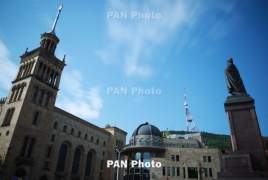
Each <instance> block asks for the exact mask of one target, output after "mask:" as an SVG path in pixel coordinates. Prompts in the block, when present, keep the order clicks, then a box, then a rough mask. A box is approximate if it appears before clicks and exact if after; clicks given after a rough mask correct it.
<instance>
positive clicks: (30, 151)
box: [27, 138, 35, 158]
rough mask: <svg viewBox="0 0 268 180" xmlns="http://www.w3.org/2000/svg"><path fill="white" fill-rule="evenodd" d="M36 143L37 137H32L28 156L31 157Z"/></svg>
mask: <svg viewBox="0 0 268 180" xmlns="http://www.w3.org/2000/svg"><path fill="white" fill-rule="evenodd" d="M34 143H35V139H34V138H32V139H31V143H30V146H29V149H28V153H27V157H29V158H30V157H31V155H32V152H33V147H34Z"/></svg>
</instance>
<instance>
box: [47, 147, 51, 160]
mask: <svg viewBox="0 0 268 180" xmlns="http://www.w3.org/2000/svg"><path fill="white" fill-rule="evenodd" d="M51 151H52V147H48V149H47V158H50V155H51Z"/></svg>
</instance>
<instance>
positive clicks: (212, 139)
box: [169, 131, 268, 151]
mask: <svg viewBox="0 0 268 180" xmlns="http://www.w3.org/2000/svg"><path fill="white" fill-rule="evenodd" d="M169 132H170V134H182V135H183V134H189V132H188V133H186V131H169ZM201 133H202V136H203V141H204V142H203V143H205V145H206V146H208V147H209V148H217V149H228V150H229V151H231V150H232V143H231V138H230V136H229V135H224V134H213V133H208V132H201ZM262 139H263V142H264V146H265V149H268V136H265V137H262Z"/></svg>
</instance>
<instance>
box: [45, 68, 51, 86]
mask: <svg viewBox="0 0 268 180" xmlns="http://www.w3.org/2000/svg"><path fill="white" fill-rule="evenodd" d="M49 74H50V67H48V68H47V72H46V75H45V82H48V79H49Z"/></svg>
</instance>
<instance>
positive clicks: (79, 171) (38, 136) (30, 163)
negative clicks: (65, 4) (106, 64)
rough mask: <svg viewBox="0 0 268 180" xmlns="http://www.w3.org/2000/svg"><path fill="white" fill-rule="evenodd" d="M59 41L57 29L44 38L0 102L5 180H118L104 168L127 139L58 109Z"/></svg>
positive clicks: (113, 171) (0, 150)
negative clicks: (57, 54) (56, 51)
mask: <svg viewBox="0 0 268 180" xmlns="http://www.w3.org/2000/svg"><path fill="white" fill-rule="evenodd" d="M60 9H61V8H60ZM60 9H59V12H60ZM58 15H59V13H58ZM57 17H58V16H57ZM54 25H55V24H54ZM59 41H60V40H59V38H58V37H57V36H56V34H55V27H54V26H53V29H52V31H51V32H49V33H44V34H42V36H41V42H40V46H39V47H38V48H36V49H34V50H32V51H30V52H28V51H27V50H26V52H25V53H24V54H23V55H22V56H21V61H20V66H19V69H18V72H17V74H16V76H15V79H14V81H13V82H12V86H11V89H10V91H9V94H8V96H7V98H2V99H1V100H0V125H1V127H0V156H1V157H0V158H1V161H0V162H1V166H0V179H2V180H3V179H5V180H10V179H13V178H14V179H23V180H33V179H40V180H46V179H49V180H52V179H57V180H61V179H76V180H78V179H80V180H81V179H105V180H110V179H114V176H115V174H116V169H113V168H107V167H106V162H107V160H108V159H113V160H115V159H116V158H117V156H116V151H115V147H116V146H118V147H119V148H122V147H123V145H124V144H125V139H126V134H127V133H126V132H124V131H123V130H121V129H118V128H116V127H110V126H107V127H106V128H100V127H97V126H95V125H94V124H91V123H89V122H87V121H85V120H83V119H80V118H78V117H76V116H74V115H72V114H70V113H68V112H66V111H64V110H62V109H60V108H58V107H55V101H56V98H57V93H58V91H59V86H60V80H61V76H62V72H63V69H64V67H65V66H66V64H65V58H64V59H63V60H60V59H58V58H57V57H56V56H55V55H54V53H55V50H56V47H57V45H58V43H59ZM122 176H123V175H122ZM122 178H123V177H122Z"/></svg>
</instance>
